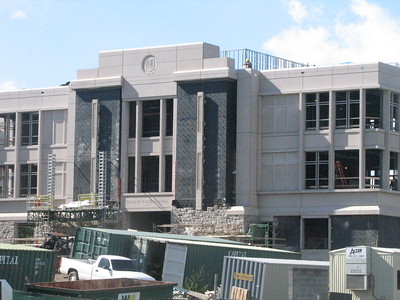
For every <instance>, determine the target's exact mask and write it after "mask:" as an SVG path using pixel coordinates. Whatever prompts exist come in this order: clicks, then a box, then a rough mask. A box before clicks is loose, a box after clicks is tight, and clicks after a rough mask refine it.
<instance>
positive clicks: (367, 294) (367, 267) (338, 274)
mask: <svg viewBox="0 0 400 300" xmlns="http://www.w3.org/2000/svg"><path fill="white" fill-rule="evenodd" d="M329 262H330V271H329V285H330V287H331V290H330V291H331V298H332V299H352V300H375V299H387V300H389V299H400V249H390V248H379V247H369V246H353V247H347V248H342V249H338V250H334V251H331V252H330V253H329ZM335 297H336V298H335ZM340 297H342V298H340ZM345 297H347V298H345Z"/></svg>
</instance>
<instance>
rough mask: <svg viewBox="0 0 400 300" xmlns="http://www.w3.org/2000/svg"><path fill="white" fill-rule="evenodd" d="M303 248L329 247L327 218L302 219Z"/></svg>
mask: <svg viewBox="0 0 400 300" xmlns="http://www.w3.org/2000/svg"><path fill="white" fill-rule="evenodd" d="M303 226H304V249H329V219H327V218H326V219H303Z"/></svg>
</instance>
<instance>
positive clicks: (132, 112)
mask: <svg viewBox="0 0 400 300" xmlns="http://www.w3.org/2000/svg"><path fill="white" fill-rule="evenodd" d="M129 137H130V138H135V137H136V102H135V101H133V102H129Z"/></svg>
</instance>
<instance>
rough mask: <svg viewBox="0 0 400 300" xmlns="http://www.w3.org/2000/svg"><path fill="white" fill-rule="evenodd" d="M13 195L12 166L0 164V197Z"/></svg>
mask: <svg viewBox="0 0 400 300" xmlns="http://www.w3.org/2000/svg"><path fill="white" fill-rule="evenodd" d="M13 195H14V166H7V165H3V166H0V198H11V197H13Z"/></svg>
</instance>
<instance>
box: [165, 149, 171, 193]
mask: <svg viewBox="0 0 400 300" xmlns="http://www.w3.org/2000/svg"><path fill="white" fill-rule="evenodd" d="M165 191H166V192H171V191H172V155H165Z"/></svg>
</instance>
